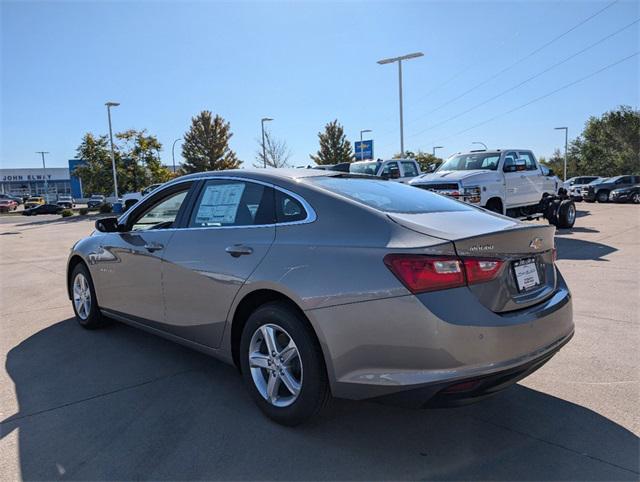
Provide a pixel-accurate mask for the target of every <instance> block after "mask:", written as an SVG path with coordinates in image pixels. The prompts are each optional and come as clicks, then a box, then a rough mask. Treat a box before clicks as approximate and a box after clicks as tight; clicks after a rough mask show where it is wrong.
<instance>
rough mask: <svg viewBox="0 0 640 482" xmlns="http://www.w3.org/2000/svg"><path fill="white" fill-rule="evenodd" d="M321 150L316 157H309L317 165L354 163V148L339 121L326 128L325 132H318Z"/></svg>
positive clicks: (329, 124)
mask: <svg viewBox="0 0 640 482" xmlns="http://www.w3.org/2000/svg"><path fill="white" fill-rule="evenodd" d="M318 138H319V139H320V150H319V151H318V152H317V154H316V155H315V156H314V155H313V154H310V155H309V157H311V159H312V160H313V161H314V162H315V163H316V164H338V163H340V162H353V148H352V147H351V143H350V142H349V141H348V140H347V136H345V134H344V128H343V127H342V125H340V124H339V123H338V119H336V120H334V121H332V122H329V123H328V124H327V125H325V126H324V132H318Z"/></svg>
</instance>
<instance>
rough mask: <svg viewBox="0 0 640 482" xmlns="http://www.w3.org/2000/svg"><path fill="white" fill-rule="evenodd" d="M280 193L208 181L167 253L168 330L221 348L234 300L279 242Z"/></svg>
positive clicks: (233, 181)
mask: <svg viewBox="0 0 640 482" xmlns="http://www.w3.org/2000/svg"><path fill="white" fill-rule="evenodd" d="M275 232H276V227H275V214H274V190H273V188H272V187H270V186H268V185H266V184H263V183H258V182H256V181H251V180H244V179H238V178H214V179H208V180H206V181H203V182H202V185H201V187H200V189H199V193H198V196H197V198H196V201H195V202H194V207H193V209H192V212H191V214H190V216H189V221H188V225H187V226H186V227H185V229H177V230H176V233H175V235H174V237H173V238H172V239H171V241H170V243H169V246H168V248H167V250H166V253H165V263H163V290H164V299H165V310H166V321H165V327H164V329H166V330H167V331H169V332H171V333H173V334H175V335H177V336H179V337H181V338H184V339H187V340H191V341H194V342H197V343H199V344H201V345H205V346H209V347H213V348H217V347H218V346H219V345H220V342H221V340H222V334H223V332H224V328H225V324H226V320H227V314H228V312H229V309H230V307H231V303H232V302H233V299H234V297H235V296H236V294H237V293H238V290H239V289H240V287H241V286H242V285H243V284H244V282H245V281H246V280H247V278H248V277H249V276H250V275H251V273H253V271H254V270H255V269H256V267H257V266H258V264H259V263H260V262H261V261H262V259H263V258H264V257H265V255H266V254H267V252H268V251H269V248H270V247H271V245H272V243H273V241H274V238H275Z"/></svg>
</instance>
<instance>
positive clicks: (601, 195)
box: [596, 190, 609, 203]
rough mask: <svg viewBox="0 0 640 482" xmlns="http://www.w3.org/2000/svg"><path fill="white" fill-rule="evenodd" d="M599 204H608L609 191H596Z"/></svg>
mask: <svg viewBox="0 0 640 482" xmlns="http://www.w3.org/2000/svg"><path fill="white" fill-rule="evenodd" d="M596 197H597V199H598V202H599V203H608V202H609V191H604V190H603V191H598V195H597V196H596Z"/></svg>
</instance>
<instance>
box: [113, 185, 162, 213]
mask: <svg viewBox="0 0 640 482" xmlns="http://www.w3.org/2000/svg"><path fill="white" fill-rule="evenodd" d="M159 186H162V183H160V184H151V185H150V186H147V187H145V188H144V189H143V190H142V191H140V192H129V193H127V194H124V195H123V196H122V197H121V198H120V202H121V203H122V205H123V207H124V210H125V211H126V210H127V209H129V208H130V207H131V206H133V205H134V204H135V203H137V202H138V201H140V199H142V198H143V197H145V196H146V195H147V194H149V193H150V192H151V191H153V190H154V189H155V188H157V187H159Z"/></svg>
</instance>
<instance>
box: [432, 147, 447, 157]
mask: <svg viewBox="0 0 640 482" xmlns="http://www.w3.org/2000/svg"><path fill="white" fill-rule="evenodd" d="M443 148H444V146H433V152H432V154H433V157H436V149H443Z"/></svg>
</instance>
